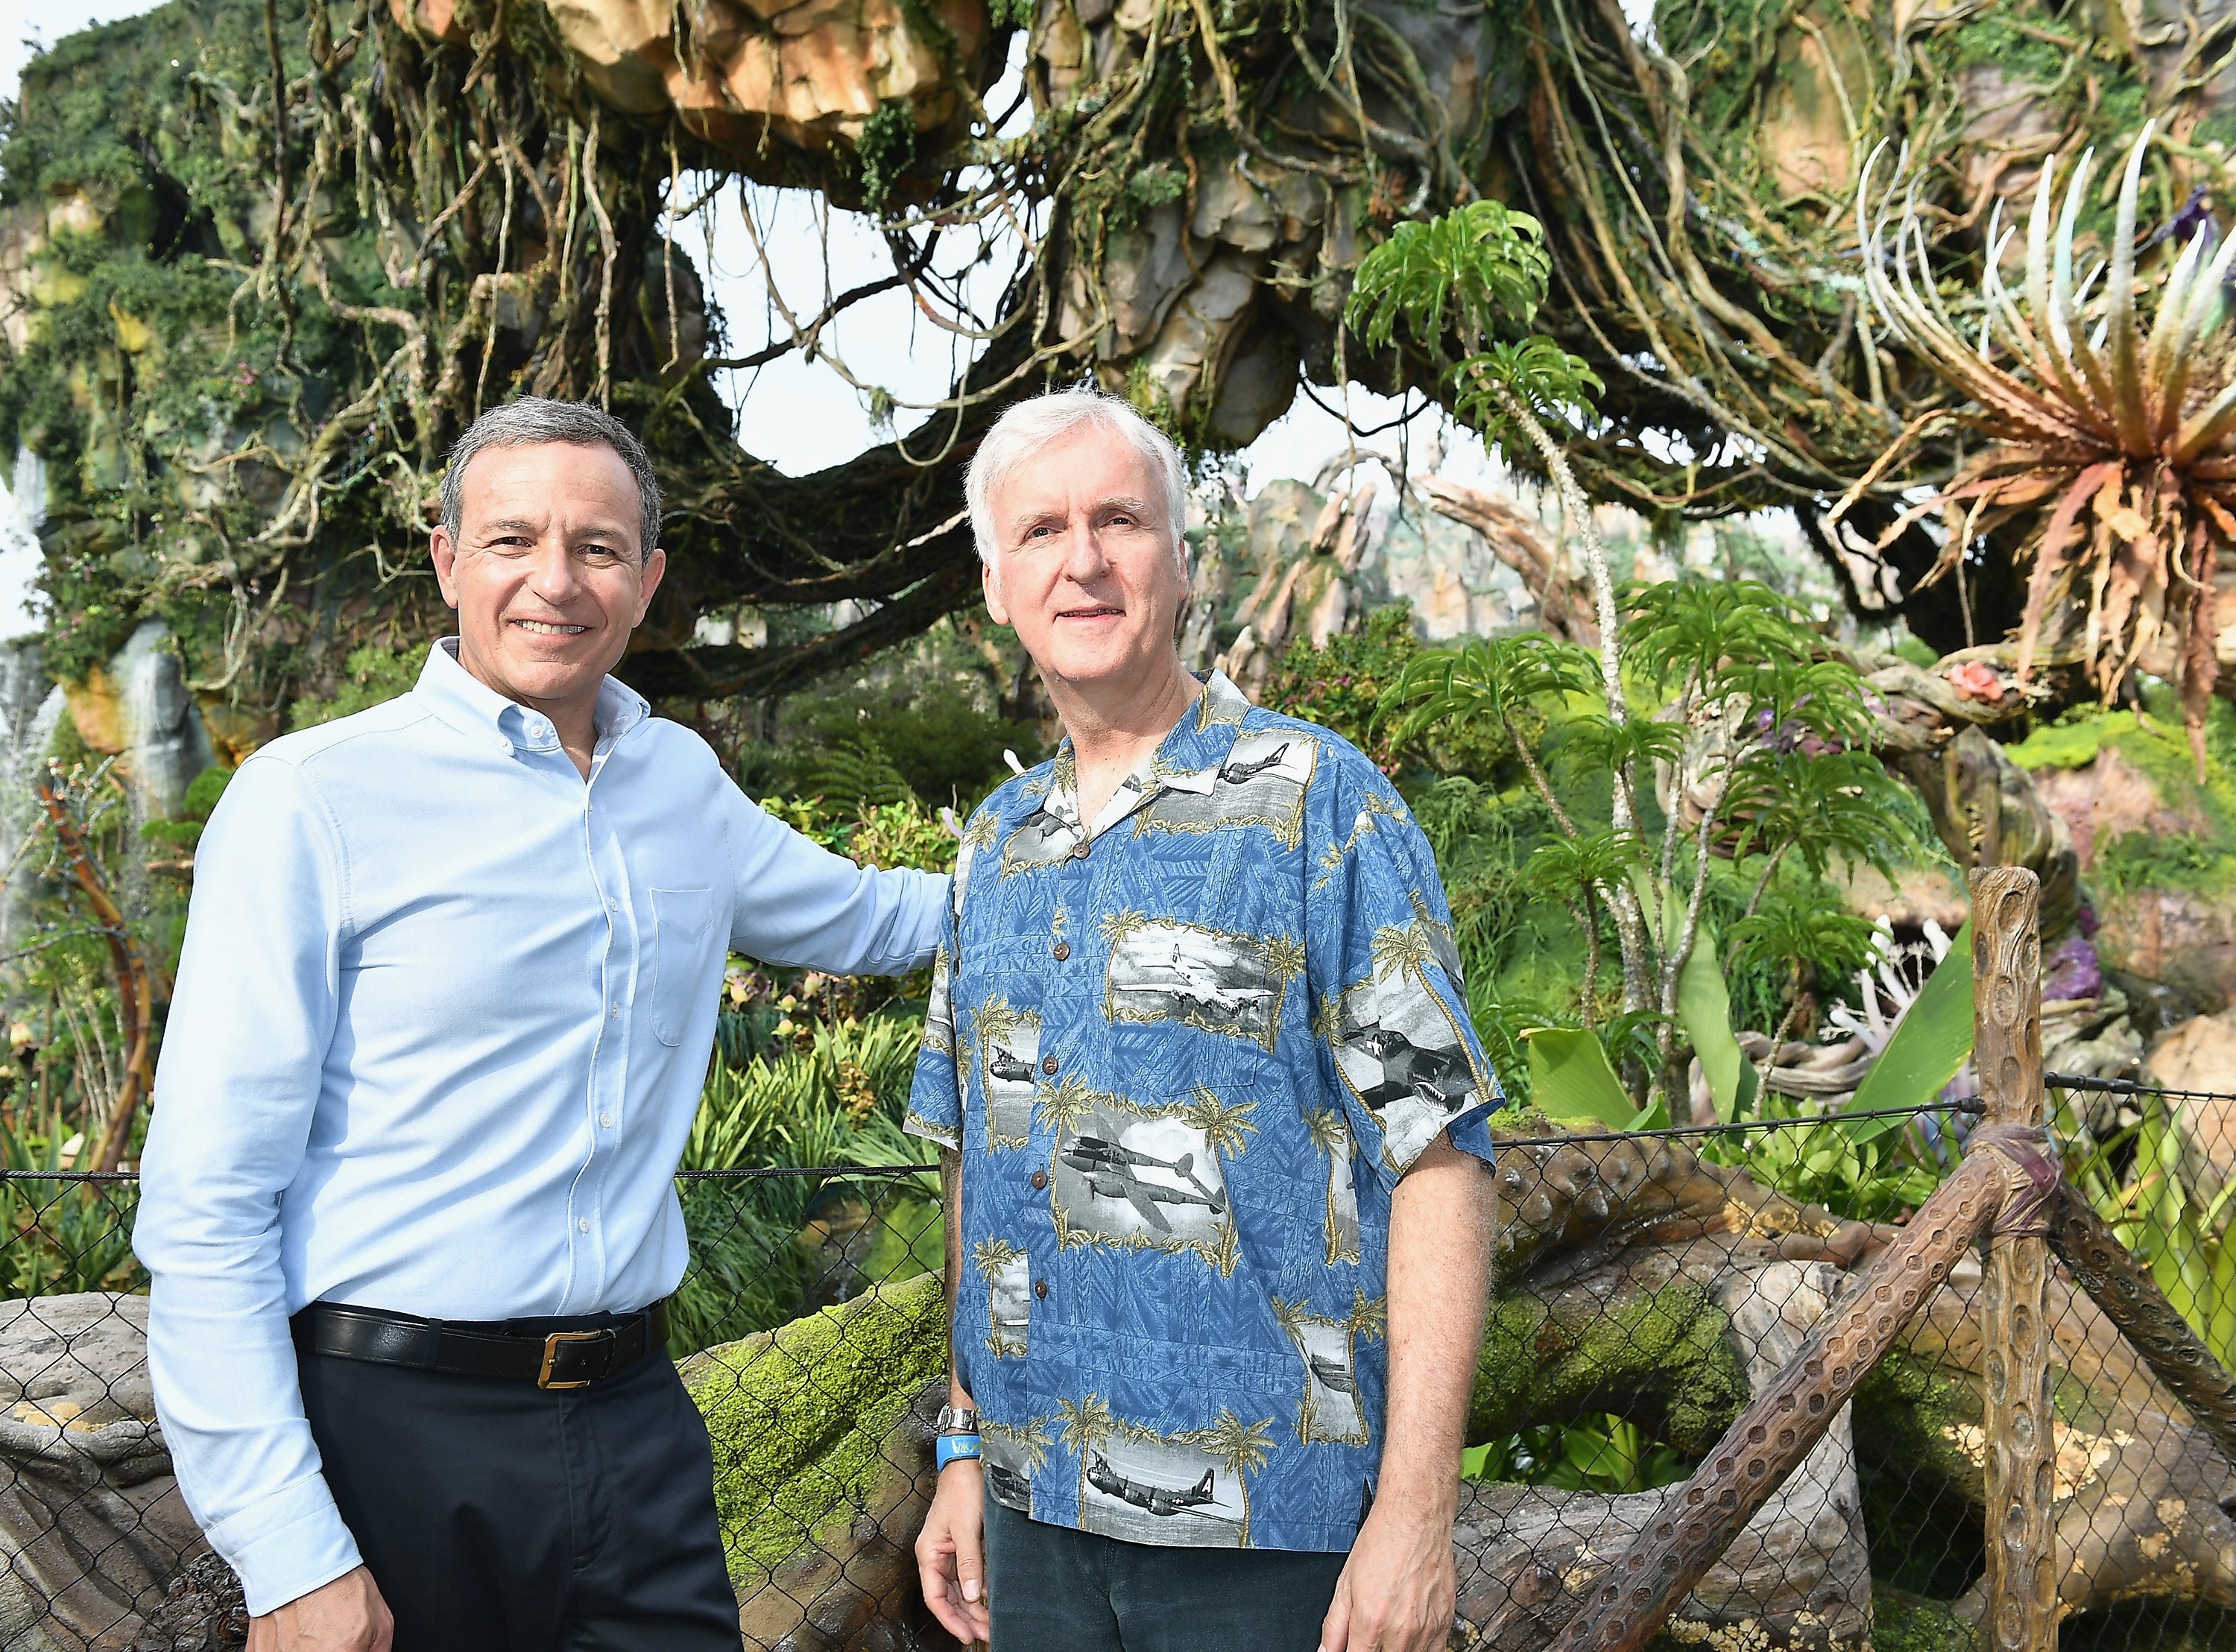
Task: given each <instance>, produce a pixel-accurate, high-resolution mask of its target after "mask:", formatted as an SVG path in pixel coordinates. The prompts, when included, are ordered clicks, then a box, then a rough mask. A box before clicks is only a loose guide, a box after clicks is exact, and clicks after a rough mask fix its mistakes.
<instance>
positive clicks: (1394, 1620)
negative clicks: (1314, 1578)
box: [1320, 1497, 1459, 1652]
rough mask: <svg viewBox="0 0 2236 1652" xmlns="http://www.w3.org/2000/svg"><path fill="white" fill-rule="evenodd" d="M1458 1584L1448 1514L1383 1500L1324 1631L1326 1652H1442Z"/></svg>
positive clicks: (1354, 1549)
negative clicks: (1404, 1507)
mask: <svg viewBox="0 0 2236 1652" xmlns="http://www.w3.org/2000/svg"><path fill="white" fill-rule="evenodd" d="M1458 1601H1459V1586H1458V1583H1457V1577H1456V1576H1455V1574H1454V1572H1453V1569H1452V1521H1451V1516H1450V1513H1449V1512H1447V1511H1442V1510H1437V1511H1404V1510H1403V1509H1401V1508H1400V1507H1399V1505H1398V1499H1396V1498H1390V1497H1382V1498H1377V1499H1376V1501H1375V1505H1374V1508H1373V1511H1371V1513H1370V1514H1368V1516H1367V1517H1366V1524H1365V1525H1363V1526H1361V1527H1360V1528H1359V1530H1358V1542H1356V1543H1354V1544H1352V1545H1351V1558H1350V1559H1349V1560H1348V1561H1346V1562H1345V1563H1344V1568H1343V1576H1342V1577H1338V1579H1337V1580H1336V1585H1335V1599H1334V1601H1333V1602H1332V1603H1331V1604H1330V1605H1329V1607H1328V1615H1327V1617H1326V1620H1325V1622H1324V1623H1321V1625H1320V1652H1443V1649H1444V1647H1445V1645H1446V1644H1447V1643H1448V1642H1450V1638H1451V1633H1452V1613H1453V1611H1454V1609H1456V1608H1457V1604H1458Z"/></svg>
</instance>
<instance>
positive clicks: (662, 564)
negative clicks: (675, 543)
mask: <svg viewBox="0 0 2236 1652" xmlns="http://www.w3.org/2000/svg"><path fill="white" fill-rule="evenodd" d="M667 572H668V553H667V552H666V551H664V550H661V548H660V547H658V546H657V545H655V546H654V547H652V549H651V550H650V551H649V552H648V553H647V554H646V556H645V559H644V571H643V572H642V573H641V574H639V575H638V576H637V586H636V618H635V619H634V620H630V621H629V629H630V630H632V631H634V630H635V629H636V628H637V627H638V626H641V625H642V624H643V623H644V617H645V615H646V614H648V613H650V612H651V611H652V593H654V592H655V591H657V590H659V589H660V578H661V574H665V573H667Z"/></svg>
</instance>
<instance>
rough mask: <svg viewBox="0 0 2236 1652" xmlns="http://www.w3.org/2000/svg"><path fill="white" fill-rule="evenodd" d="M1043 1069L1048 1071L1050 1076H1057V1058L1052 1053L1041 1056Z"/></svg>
mask: <svg viewBox="0 0 2236 1652" xmlns="http://www.w3.org/2000/svg"><path fill="white" fill-rule="evenodd" d="M1041 1071H1042V1072H1045V1073H1047V1074H1048V1075H1049V1077H1050V1078H1054V1077H1055V1076H1056V1058H1055V1057H1054V1056H1052V1055H1044V1056H1042V1058H1041Z"/></svg>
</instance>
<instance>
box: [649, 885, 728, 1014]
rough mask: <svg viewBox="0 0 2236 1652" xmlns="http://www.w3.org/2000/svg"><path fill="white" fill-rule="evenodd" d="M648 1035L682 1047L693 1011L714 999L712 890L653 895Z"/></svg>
mask: <svg viewBox="0 0 2236 1652" xmlns="http://www.w3.org/2000/svg"><path fill="white" fill-rule="evenodd" d="M652 927H653V941H652V1035H653V1037H654V1038H656V1039H659V1040H660V1041H661V1043H662V1044H681V1043H682V1042H683V1034H684V1033H685V1031H686V1029H687V1028H688V1027H689V1026H690V1025H691V1016H692V1013H693V1012H694V1010H695V1009H697V1008H698V1006H699V1005H700V1002H701V1001H702V1000H711V999H712V998H713V997H714V989H715V977H716V976H717V975H718V974H720V971H719V970H718V969H717V968H716V967H715V961H716V960H714V958H713V957H711V956H710V955H709V954H711V953H712V951H713V948H714V891H713V890H712V889H654V890H653V891H652Z"/></svg>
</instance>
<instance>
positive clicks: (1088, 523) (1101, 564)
mask: <svg viewBox="0 0 2236 1652" xmlns="http://www.w3.org/2000/svg"><path fill="white" fill-rule="evenodd" d="M1109 566H1110V563H1109V559H1108V558H1107V557H1106V556H1104V555H1103V554H1102V535H1101V534H1097V533H1096V532H1095V523H1094V521H1093V520H1092V519H1091V518H1088V517H1084V516H1082V517H1080V518H1078V519H1077V520H1075V521H1074V522H1073V523H1072V524H1071V531H1070V533H1069V535H1068V537H1067V539H1066V541H1065V544H1064V553H1063V571H1064V573H1065V574H1068V575H1069V577H1070V579H1071V580H1072V582H1073V583H1074V584H1075V585H1083V584H1085V583H1086V582H1087V581H1088V580H1092V579H1095V578H1098V577H1099V576H1100V575H1101V574H1102V571H1103V570H1104V569H1105V568H1107V567H1109Z"/></svg>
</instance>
